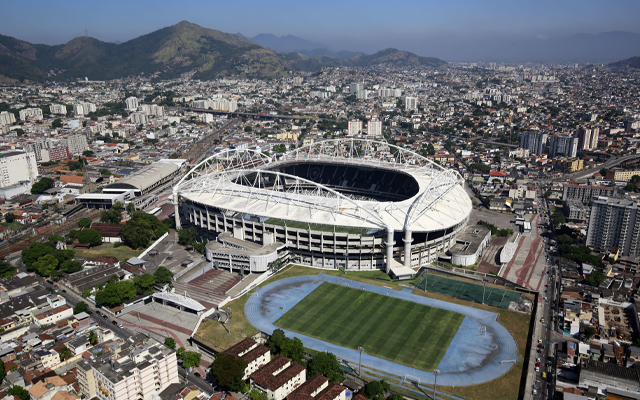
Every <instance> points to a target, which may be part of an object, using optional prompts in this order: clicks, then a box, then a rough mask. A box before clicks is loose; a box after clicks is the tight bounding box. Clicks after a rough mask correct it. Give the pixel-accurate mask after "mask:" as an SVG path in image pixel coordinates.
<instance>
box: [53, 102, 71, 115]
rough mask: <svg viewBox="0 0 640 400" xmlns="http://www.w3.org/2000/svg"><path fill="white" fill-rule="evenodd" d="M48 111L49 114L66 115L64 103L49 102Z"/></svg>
mask: <svg viewBox="0 0 640 400" xmlns="http://www.w3.org/2000/svg"><path fill="white" fill-rule="evenodd" d="M49 112H50V113H51V114H58V115H67V106H65V105H64V104H51V105H49Z"/></svg>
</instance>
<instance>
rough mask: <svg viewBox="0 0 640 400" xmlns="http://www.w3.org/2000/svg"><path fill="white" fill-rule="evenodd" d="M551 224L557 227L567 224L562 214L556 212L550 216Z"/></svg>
mask: <svg viewBox="0 0 640 400" xmlns="http://www.w3.org/2000/svg"><path fill="white" fill-rule="evenodd" d="M551 222H553V225H554V226H558V225H561V224H564V223H566V222H567V218H566V217H565V216H564V214H563V213H561V212H559V211H556V212H554V213H553V215H552V216H551Z"/></svg>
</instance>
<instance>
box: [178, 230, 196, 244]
mask: <svg viewBox="0 0 640 400" xmlns="http://www.w3.org/2000/svg"><path fill="white" fill-rule="evenodd" d="M197 238H198V231H197V230H196V228H194V227H193V226H192V227H190V228H187V229H182V230H181V231H180V232H178V243H179V244H181V245H183V246H184V245H188V244H190V245H193V244H194V243H195V241H196V239H197Z"/></svg>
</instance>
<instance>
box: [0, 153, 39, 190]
mask: <svg viewBox="0 0 640 400" xmlns="http://www.w3.org/2000/svg"><path fill="white" fill-rule="evenodd" d="M37 178H38V165H37V163H36V155H35V154H33V153H25V152H22V151H15V150H10V151H5V152H0V187H5V186H11V185H13V184H16V183H18V182H22V181H30V182H32V183H33V182H34V181H35V180H36V179H37Z"/></svg>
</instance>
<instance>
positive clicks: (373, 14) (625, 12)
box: [0, 0, 640, 56]
mask: <svg viewBox="0 0 640 400" xmlns="http://www.w3.org/2000/svg"><path fill="white" fill-rule="evenodd" d="M2 6H3V7H2V13H1V14H0V33H1V34H4V35H9V36H14V37H17V38H19V39H23V40H27V41H29V42H32V43H45V44H59V43H64V42H67V41H68V40H70V39H72V38H74V37H76V36H82V35H84V33H85V29H86V30H87V31H88V34H89V36H93V37H95V38H98V39H100V40H104V41H109V42H111V41H127V40H129V39H132V38H134V37H137V36H140V35H143V34H146V33H149V32H151V31H154V30H156V29H159V28H162V27H165V26H169V25H173V24H175V23H177V22H180V21H182V20H187V21H190V22H193V23H196V24H198V25H201V26H204V27H206V28H212V29H219V30H222V31H225V32H230V33H238V32H240V33H242V34H244V35H246V36H249V37H251V36H254V35H256V34H259V33H272V34H275V35H278V36H279V35H285V34H292V35H295V36H300V37H303V38H305V39H308V40H312V41H316V42H320V43H323V44H325V45H327V46H328V47H331V48H332V49H334V50H342V49H347V50H361V51H366V52H374V51H377V50H380V49H383V48H386V47H397V48H400V49H405V50H410V51H415V52H418V53H419V54H422V55H436V56H437V55H438V54H429V53H442V52H443V51H446V47H447V46H456V45H465V46H472V45H473V43H481V42H486V41H493V40H499V39H504V38H507V39H514V38H517V39H519V40H532V41H536V40H537V41H545V40H554V38H558V37H561V36H567V35H572V34H576V33H591V34H594V33H600V32H607V31H627V32H634V33H640V23H639V22H638V17H640V0H580V1H578V0H560V1H557V0H556V1H546V0H545V1H523V0H437V1H432V0H407V1H384V2H383V1H376V0H373V1H372V0H369V1H362V0H323V1H305V0H302V1H300V0H297V1H291V0H243V1H229V0H227V1H222V0H193V1H189V0H183V1H176V0H171V1H168V0H154V1H147V0H127V1H120V0H107V1H92V0H89V1H87V0H83V1H76V0H63V1H51V0H47V1H40V0H3V1H2Z"/></svg>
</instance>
